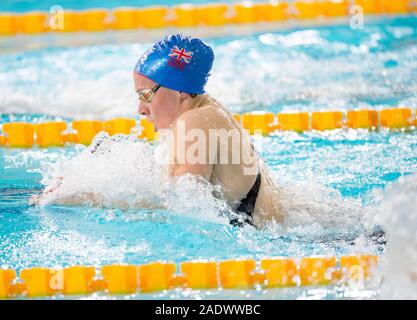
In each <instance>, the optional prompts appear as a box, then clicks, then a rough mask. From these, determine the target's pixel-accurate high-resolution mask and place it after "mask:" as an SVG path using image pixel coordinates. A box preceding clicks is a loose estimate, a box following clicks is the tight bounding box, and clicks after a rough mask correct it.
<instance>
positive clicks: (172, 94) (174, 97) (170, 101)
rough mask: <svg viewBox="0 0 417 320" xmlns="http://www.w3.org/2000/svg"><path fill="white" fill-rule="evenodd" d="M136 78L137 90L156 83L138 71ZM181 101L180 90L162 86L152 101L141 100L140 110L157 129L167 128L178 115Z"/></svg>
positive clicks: (147, 87) (148, 87)
mask: <svg viewBox="0 0 417 320" xmlns="http://www.w3.org/2000/svg"><path fill="white" fill-rule="evenodd" d="M134 80H135V90H136V92H140V91H142V90H145V89H152V88H154V87H155V85H156V83H155V82H153V81H152V80H150V79H148V78H146V77H144V76H142V75H140V74H137V73H136V72H134ZM180 102H181V95H180V93H179V92H178V91H174V90H171V89H168V88H165V87H161V88H159V89H158V91H157V92H156V93H155V94H154V96H153V98H152V101H151V102H144V101H142V100H139V107H138V112H139V114H140V115H142V116H146V117H147V119H148V120H149V121H150V122H152V123H153V124H154V125H155V127H156V128H157V129H167V128H169V127H170V126H171V124H172V123H173V122H174V120H175V118H176V117H177V115H178V112H179V107H180Z"/></svg>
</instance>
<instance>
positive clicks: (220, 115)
mask: <svg viewBox="0 0 417 320" xmlns="http://www.w3.org/2000/svg"><path fill="white" fill-rule="evenodd" d="M180 119H181V120H183V121H184V122H185V123H186V124H187V126H188V127H194V128H218V127H228V126H230V124H229V123H230V120H231V114H230V112H229V111H227V110H226V109H225V108H224V107H223V106H222V105H221V104H219V103H217V101H216V100H214V99H212V98H209V99H206V101H205V103H204V104H203V105H200V106H198V107H196V108H193V109H191V110H188V111H187V112H184V113H183V114H182V115H181V116H179V117H178V120H180ZM178 120H177V123H178Z"/></svg>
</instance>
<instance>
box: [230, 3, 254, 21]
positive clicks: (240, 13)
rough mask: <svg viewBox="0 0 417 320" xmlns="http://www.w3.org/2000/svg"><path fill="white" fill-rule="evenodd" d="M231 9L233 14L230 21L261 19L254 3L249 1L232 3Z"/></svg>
mask: <svg viewBox="0 0 417 320" xmlns="http://www.w3.org/2000/svg"><path fill="white" fill-rule="evenodd" d="M233 11H234V15H233V17H232V20H231V21H232V22H234V23H254V22H257V21H259V20H261V19H260V17H259V16H258V11H257V10H256V6H255V4H254V3H253V2H250V1H244V2H240V3H235V4H233Z"/></svg>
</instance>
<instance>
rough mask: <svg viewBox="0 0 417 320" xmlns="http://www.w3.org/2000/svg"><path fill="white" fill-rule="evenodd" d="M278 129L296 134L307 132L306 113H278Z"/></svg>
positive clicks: (307, 120)
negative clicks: (295, 132)
mask: <svg viewBox="0 0 417 320" xmlns="http://www.w3.org/2000/svg"><path fill="white" fill-rule="evenodd" d="M277 117H278V129H279V130H284V131H287V130H292V131H297V132H302V131H307V130H309V128H310V127H309V117H308V113H307V112H293V113H290V112H288V113H282V112H281V113H278V115H277Z"/></svg>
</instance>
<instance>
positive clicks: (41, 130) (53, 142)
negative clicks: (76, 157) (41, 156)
mask: <svg viewBox="0 0 417 320" xmlns="http://www.w3.org/2000/svg"><path fill="white" fill-rule="evenodd" d="M66 129H67V123H66V122H63V121H56V122H45V123H40V124H37V125H35V133H36V144H37V145H38V146H39V147H42V148H45V147H61V146H63V145H64V139H63V136H62V132H63V131H65V130H66Z"/></svg>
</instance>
